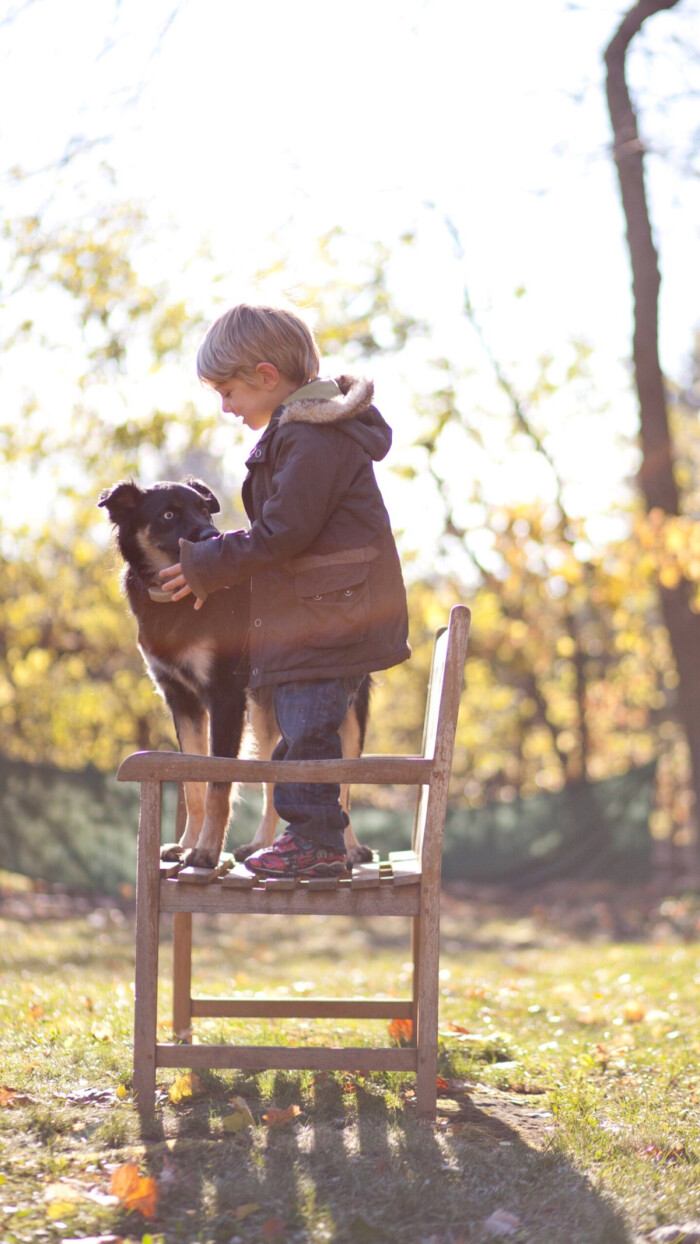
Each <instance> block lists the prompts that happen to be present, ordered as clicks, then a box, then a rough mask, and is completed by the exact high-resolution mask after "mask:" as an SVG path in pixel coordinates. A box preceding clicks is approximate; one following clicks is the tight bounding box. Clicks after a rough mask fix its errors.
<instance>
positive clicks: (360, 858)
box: [340, 704, 372, 868]
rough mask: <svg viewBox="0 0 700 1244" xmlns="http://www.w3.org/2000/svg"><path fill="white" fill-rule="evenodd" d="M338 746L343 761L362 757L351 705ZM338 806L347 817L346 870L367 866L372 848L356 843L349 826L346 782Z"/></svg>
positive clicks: (357, 727) (348, 786)
mask: <svg viewBox="0 0 700 1244" xmlns="http://www.w3.org/2000/svg"><path fill="white" fill-rule="evenodd" d="M340 745H341V747H342V749H343V759H344V760H357V758H358V756H361V755H362V737H361V730H360V725H359V722H358V719H357V713H356V712H355V711H354V706H353V705H352V704H351V705H350V709H349V711H348V715H347V717H346V718H345V721H344V722H343V724H342V725H341V727H340ZM340 806H341V808H342V809H343V812H345V813H346V815H347V817H348V823H347V825H346V826H345V829H344V831H343V839H344V842H345V855H346V858H347V865H348V868H352V867H353V865H356V864H367V863H369V861H370V860H371V859H372V848H371V847H365V846H363V845H362V844H361V843H360V842H358V841H357V836H356V834H355V831H354V829H353V827H352V825H351V824H350V785H349V783H348V782H343V783H342V784H341V787H340Z"/></svg>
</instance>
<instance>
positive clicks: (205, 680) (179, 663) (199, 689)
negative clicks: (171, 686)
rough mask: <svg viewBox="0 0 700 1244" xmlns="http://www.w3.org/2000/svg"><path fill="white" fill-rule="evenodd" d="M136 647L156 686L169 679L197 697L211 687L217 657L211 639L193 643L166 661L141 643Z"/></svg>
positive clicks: (171, 655)
mask: <svg viewBox="0 0 700 1244" xmlns="http://www.w3.org/2000/svg"><path fill="white" fill-rule="evenodd" d="M139 647H140V649H141V655H142V656H143V659H144V661H145V662H146V665H147V666H148V669H149V671H150V673H151V675H152V677H153V680H154V682H155V684H156V686H160V684H161V683H162V682H164V681H165V680H166V679H168V680H170V681H171V682H179V683H181V684H183V685H184V686H185V687H186V688H187V689H188V690H189V691H193V692H194V694H195V695H197V696H202V695H203V694H204V693H205V692H206V691H207V690H208V688H209V687H210V686H211V680H212V672H213V669H214V661H215V657H216V645H215V642H214V640H213V639H200V640H195V641H193V642H191V643H190V644H189V645H187V646H186V647H183V648H181V649H180V650H179V651H176V652H171V653H170V654H169V655H168V656H167V657H165V656H163V655H159V654H158V652H155V651H153V650H152V649H150V648H149V647H148V645H147V644H146V643H144V642H143V641H142V642H141V643H140V644H139Z"/></svg>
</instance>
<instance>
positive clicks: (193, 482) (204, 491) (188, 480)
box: [182, 475, 221, 514]
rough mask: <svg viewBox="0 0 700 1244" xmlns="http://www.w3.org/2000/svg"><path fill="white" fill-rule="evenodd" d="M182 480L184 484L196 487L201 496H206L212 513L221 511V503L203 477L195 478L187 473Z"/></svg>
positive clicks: (205, 498)
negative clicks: (203, 480)
mask: <svg viewBox="0 0 700 1244" xmlns="http://www.w3.org/2000/svg"><path fill="white" fill-rule="evenodd" d="M182 482H183V484H187V485H188V487H189V488H194V490H195V492H198V493H199V494H200V496H202V497H204V500H205V501H206V503H207V509H208V511H209V513H210V514H218V513H219V511H220V509H221V506H220V505H219V502H218V501H217V499H216V497H215V496H214V494H213V492H212V490H211V488H209V487H208V486H207V484H204V483H203V482H202V480H201V479H195V477H194V475H186V476H185V478H184V480H183V481H182Z"/></svg>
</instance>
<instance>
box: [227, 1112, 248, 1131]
mask: <svg viewBox="0 0 700 1244" xmlns="http://www.w3.org/2000/svg"><path fill="white" fill-rule="evenodd" d="M221 1125H222V1127H223V1129H224V1131H225V1132H233V1133H236V1132H244V1131H245V1129H246V1128H247V1126H248V1124H247V1123H246V1121H245V1115H244V1114H243V1113H242V1111H240V1110H235V1111H234V1112H233V1114H226V1115H224V1117H223V1119H222V1120H221Z"/></svg>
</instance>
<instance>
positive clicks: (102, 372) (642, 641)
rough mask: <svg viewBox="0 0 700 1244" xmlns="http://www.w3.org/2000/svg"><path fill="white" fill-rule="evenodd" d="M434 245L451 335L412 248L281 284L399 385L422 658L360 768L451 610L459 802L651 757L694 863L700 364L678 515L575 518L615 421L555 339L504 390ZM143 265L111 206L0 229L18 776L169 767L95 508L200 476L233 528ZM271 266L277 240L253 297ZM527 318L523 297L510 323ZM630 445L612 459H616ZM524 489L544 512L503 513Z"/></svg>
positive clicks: (680, 463)
mask: <svg viewBox="0 0 700 1244" xmlns="http://www.w3.org/2000/svg"><path fill="white" fill-rule="evenodd" d="M648 7H649V6H647V8H648ZM651 7H652V8H653V6H651ZM657 7H658V6H657ZM665 7H669V6H668V5H667V6H665ZM637 154H638V155H639V159H640V160H641V158H642V154H643V153H637ZM22 176H23V174H22V173H21V172H20V171H19V170H17V172H16V177H17V179H18V180H21V178H22ZM107 179H108V174H107ZM76 222H77V223H76ZM430 227H431V228H432V229H433V231H437V232H438V233H440V234H441V236H442V239H443V243H442V244H443V245H444V246H445V247H446V248H447V249H448V250H450V256H451V263H452V264H453V266H454V269H455V270H456V271H463V272H464V273H465V279H464V282H463V292H462V297H461V308H460V310H459V313H458V318H459V320H460V325H459V326H458V328H457V329H456V330H455V331H453V332H451V333H448V334H445V333H444V332H443V330H442V326H440V325H436V324H435V323H433V322H431V320H430V318H429V317H428V316H421V314H419V312H418V311H417V310H416V301H417V300H416V299H415V298H411V297H410V296H408V293H407V284H410V278H409V279H408V282H407V279H406V277H405V275H404V276H403V277H402V276H401V273H402V271H403V267H402V265H408V269H409V271H410V263H411V256H412V254H415V252H416V251H419V250H420V248H421V237H420V236H419V234H418V233H417V232H416V230H413V229H412V230H407V231H405V232H403V233H398V234H397V235H396V236H395V237H394V238H387V237H383V238H382V239H381V240H379V241H376V240H372V239H370V238H358V237H357V236H354V235H351V234H349V233H346V232H344V231H343V230H342V229H341V228H340V227H335V228H332V229H331V230H329V231H328V232H327V233H325V234H324V235H323V236H322V237H321V238H320V239H319V241H318V243H317V245H316V247H315V251H314V254H313V256H312V257H310V258H309V263H308V265H307V269H308V276H307V280H306V283H305V284H304V285H303V286H302V285H300V284H299V283H298V281H297V282H291V283H292V284H293V300H294V301H295V302H296V303H297V304H298V305H299V306H300V309H301V310H302V313H304V312H305V313H307V314H308V316H309V318H310V320H311V321H312V322H313V324H314V327H315V329H316V332H317V335H318V338H319V342H320V345H321V349H322V353H323V355H324V357H325V359H326V360H327V365H328V369H329V370H332V369H333V368H334V367H335V366H336V364H337V366H338V367H339V368H340V367H342V368H354V369H356V370H361V369H366V370H367V371H369V372H370V373H374V372H375V370H376V371H378V372H379V373H380V374H382V375H383V377H384V378H385V381H386V377H387V376H390V375H391V374H392V370H393V369H398V368H399V366H400V365H402V364H405V370H406V371H407V372H409V373H410V375H411V376H412V381H411V386H410V389H404V390H401V391H398V396H399V404H398V405H397V407H396V409H391V408H386V409H385V414H386V416H387V418H388V420H389V422H390V423H391V424H392V425H394V426H396V425H397V423H399V422H402V423H403V422H405V424H406V425H407V426H409V427H410V428H411V429H412V434H411V435H410V436H408V437H405V436H404V437H403V438H402V446H401V448H400V449H399V450H397V451H396V452H395V453H394V455H393V456H392V465H391V468H390V470H391V471H392V472H393V476H392V477H391V481H392V482H391V497H390V498H389V507H390V510H391V512H392V516H393V517H394V519H395V522H396V524H397V526H399V527H403V528H404V530H403V532H402V534H401V539H402V554H403V559H404V565H405V567H406V576H407V580H408V584H409V596H410V614H411V625H412V636H411V638H412V644H413V647H414V657H413V660H412V661H411V662H409V663H407V664H406V665H404V666H402V667H399V668H398V669H397V670H395V671H389V672H388V673H387V674H386V675H385V676H382V677H381V678H380V679H378V686H377V690H376V693H375V713H374V716H373V721H372V736H371V738H370V740H369V747H370V749H371V750H372V749H376V750H381V749H384V748H387V749H397V750H402V749H411V748H415V747H416V746H417V745H418V744H419V741H420V740H419V730H420V723H421V721H422V711H423V699H424V694H425V683H426V679H427V671H428V663H429V657H430V645H431V641H432V635H433V632H434V630H435V628H436V626H438V625H440V624H441V623H442V622H443V621H444V618H445V615H446V612H447V610H448V609H449V606H450V605H451V604H452V603H453V602H454V601H456V600H464V601H466V602H467V603H469V604H470V606H471V607H472V609H473V613H474V625H473V634H472V646H471V655H470V661H469V668H468V694H467V695H466V696H465V698H464V706H463V712H462V717H461V720H460V726H459V738H458V747H457V754H456V763H455V771H454V779H453V781H454V796H455V799H456V800H458V801H461V802H462V803H463V804H464V805H468V806H478V805H480V804H482V803H484V802H486V801H488V800H494V799H495V800H502V801H511V800H513V799H514V798H516V797H517V796H519V795H526V796H527V795H530V794H533V793H535V792H537V791H542V790H544V791H547V790H556V789H560V788H561V787H562V786H566V785H568V784H572V783H575V782H577V781H579V780H580V779H582V778H587V779H590V780H597V779H602V778H605V777H607V776H612V775H614V774H618V773H622V772H624V771H625V770H627V769H629V768H630V767H633V766H635V765H640V764H644V763H646V762H647V761H649V760H650V759H652V758H654V757H659V758H660V770H659V773H660V779H659V783H660V787H659V788H660V799H659V805H658V808H657V810H656V812H655V814H654V822H653V828H654V832H655V833H657V834H658V835H659V836H664V835H665V836H667V837H671V836H675V840H676V841H677V842H679V843H684V842H685V843H687V842H689V841H690V840H691V838H692V836H693V834H694V825H693V819H692V809H693V795H692V790H691V780H690V779H691V766H690V763H689V750H688V747H687V738H686V734H687V715H684V714H683V713H682V712H681V711H680V709H681V702H682V697H683V693H684V689H685V690H687V688H688V686H689V685H690V684H689V679H688V674H687V671H686V672H685V673H684V672H683V671H681V669H680V667H679V664H678V660H677V652H676V651H675V650H674V646H673V645H672V643H671V642H670V641H669V630H668V617H667V608H666V606H665V605H664V602H665V601H667V599H668V597H669V595H673V594H674V593H675V594H677V595H682V597H683V609H684V610H685V616H686V618H687V620H688V621H689V623H690V625H691V627H694V626H695V620H696V618H697V617H698V616H699V615H700V529H699V528H698V524H697V522H696V515H697V512H698V496H699V490H700V480H699V479H698V461H699V456H698V454H699V450H700V445H699V443H698V438H699V436H700V433H699V432H698V423H697V408H698V401H699V400H700V399H699V397H698V374H699V372H698V359H697V356H696V359H695V371H694V373H693V374H692V375H690V376H685V377H680V376H679V377H676V378H675V379H673V378H669V377H666V378H665V382H664V386H665V387H664V401H665V404H666V409H667V416H668V427H669V429H670V433H669V435H670V438H671V442H672V445H673V460H674V461H673V471H672V474H673V480H674V482H675V486H676V489H677V495H678V504H675V505H662V504H658V503H655V502H654V501H653V498H651V499H650V497H649V496H647V498H646V504H645V502H644V499H643V496H642V495H641V494H640V493H639V492H638V491H637V489H636V488H635V487H634V486H633V484H634V481H633V480H632V479H630V480H629V481H628V484H629V486H628V487H626V489H625V490H624V499H623V500H622V502H620V499H619V496H618V497H616V498H615V499H614V501H612V502H611V505H610V507H609V508H608V510H607V512H606V513H601V511H600V507H599V506H596V505H591V506H590V507H588V506H587V505H586V503H585V497H584V498H583V499H582V497H581V495H580V494H581V487H580V486H578V494H576V490H575V489H574V487H573V485H572V477H571V471H570V466H569V463H570V456H569V457H567V454H566V453H564V452H563V449H562V447H563V445H564V443H565V441H567V439H568V442H569V444H572V443H573V444H575V443H576V441H577V439H578V441H579V443H584V442H585V453H586V459H587V461H588V462H589V464H590V465H589V468H588V470H589V474H590V485H591V489H593V488H594V485H595V482H596V481H595V474H596V470H597V460H596V453H595V445H596V440H597V438H599V437H601V441H602V436H601V432H602V429H603V427H604V425H605V422H606V420H608V419H609V418H610V415H611V408H610V404H609V403H610V400H611V399H610V398H609V395H608V394H607V393H606V392H605V391H604V389H601V384H600V380H599V379H597V374H596V367H595V362H596V360H595V357H594V356H592V354H591V350H590V347H589V346H588V345H587V344H586V343H585V342H581V341H572V342H570V344H569V346H568V347H567V349H566V350H565V351H562V350H561V349H559V350H558V351H557V353H556V355H552V354H547V353H546V348H547V343H546V342H543V343H542V356H541V358H540V359H539V360H538V361H537V365H536V366H535V367H528V368H523V369H520V370H519V369H518V368H517V366H513V365H512V364H510V363H508V364H507V365H506V363H505V362H504V361H503V360H502V359H501V358H499V356H498V353H497V351H496V350H495V349H494V348H492V346H491V344H490V339H489V329H488V323H482V322H481V320H480V317H479V315H478V314H477V313H476V312H475V310H474V307H473V304H472V300H471V297H470V292H469V284H468V262H467V260H466V259H465V255H464V248H463V245H462V241H461V239H460V237H459V235H458V232H457V230H456V229H455V228H454V226H453V225H452V224H451V223H450V222H447V223H441V222H440V220H439V218H438V214H437V213H436V212H435V211H433V212H432V216H431V225H430ZM160 244H161V239H159V238H158V237H155V236H153V234H152V231H151V226H150V223H149V215H148V211H147V209H146V208H145V207H141V206H140V205H139V204H137V203H132V202H120V201H119V198H118V196H115V195H114V194H113V193H112V192H109V193H107V192H105V194H104V203H103V204H102V203H100V201H99V195H96V194H95V192H94V190H93V192H92V193H91V195H90V196H87V197H86V200H85V202H84V203H83V205H82V208H81V210H80V211H79V212H77V213H75V214H72V215H70V217H69V218H68V217H67V216H66V218H62V217H61V213H60V211H59V210H58V209H57V208H56V205H55V204H54V205H45V206H44V207H37V210H36V211H35V212H33V213H32V214H23V215H22V214H20V215H18V216H16V217H12V216H10V217H8V218H7V219H6V221H5V224H4V228H3V236H2V240H1V242H0V246H1V247H2V254H3V258H4V260H5V263H4V265H3V267H4V270H5V273H6V275H5V277H4V278H3V286H2V294H3V302H4V304H5V311H4V312H3V316H2V319H1V320H0V351H1V352H2V360H3V364H4V368H3V370H4V372H5V375H6V376H7V377H9V380H8V384H9V387H10V393H11V400H10V401H9V402H7V403H6V405H5V408H4V410H3V412H2V420H1V423H0V454H1V455H2V460H3V464H4V479H5V481H6V489H5V493H6V495H5V508H4V516H5V517H4V527H3V530H2V532H1V533H0V563H1V570H2V574H1V575H0V633H1V634H2V639H3V643H2V646H1V648H0V752H2V753H4V754H5V755H6V756H8V757H11V758H15V759H21V760H26V761H30V762H34V763H38V762H47V761H48V762H51V763H54V764H57V765H59V766H63V767H66V768H72V769H77V768H81V767H83V766H85V765H88V764H92V765H96V766H97V767H99V768H101V769H104V770H110V769H112V768H114V767H115V766H116V764H117V763H118V761H119V760H120V759H121V757H122V756H123V755H124V754H125V753H126V752H128V751H129V750H132V749H133V748H135V747H157V746H163V745H169V744H173V743H174V736H173V734H172V731H171V727H170V724H169V720H168V716H167V714H166V712H165V711H164V709H163V706H162V704H161V702H160V701H159V700H158V698H157V697H156V695H155V692H154V690H153V688H152V686H151V684H150V682H149V680H148V678H147V677H146V675H145V673H144V670H143V666H142V662H141V659H140V656H139V654H138V652H137V650H136V647H135V628H134V626H133V623H132V621H131V619H130V618H129V617H128V615H127V612H126V608H125V603H124V600H123V598H122V596H121V594H120V590H119V565H118V559H117V556H116V553H115V552H114V551H113V549H112V546H111V542H110V533H109V529H108V525H107V523H106V521H105V516H104V513H103V512H102V511H99V510H98V509H97V507H96V502H97V498H98V495H99V492H100V490H101V489H102V488H103V487H105V486H108V485H109V484H111V483H113V482H115V481H116V480H117V479H120V478H123V477H130V476H133V477H134V478H137V479H139V480H143V481H146V482H149V481H153V480H155V479H158V478H179V477H180V476H182V475H183V474H184V473H186V472H193V473H195V474H197V475H200V476H202V477H203V478H205V479H206V480H207V482H208V483H209V484H210V485H211V486H212V487H213V489H214V491H215V492H216V493H217V495H218V496H219V498H220V500H221V502H222V506H223V514H222V522H223V524H224V525H226V526H237V525H240V523H241V522H242V521H243V516H242V513H241V510H240V504H239V502H238V500H237V498H238V496H239V492H240V483H241V479H242V474H243V465H242V464H243V459H244V456H245V453H244V448H243V441H242V440H241V439H240V437H239V435H238V433H237V432H236V431H235V430H232V429H231V428H228V427H224V426H222V424H221V422H220V419H219V417H218V411H217V408H216V404H215V402H214V400H213V399H212V401H211V402H210V403H208V402H207V401H204V402H203V401H202V400H201V394H200V393H199V392H198V391H197V389H196V382H195V380H194V378H193V376H192V372H193V360H194V354H195V350H196V344H197V341H198V339H199V337H200V336H201V333H202V331H203V328H204V322H205V317H204V313H203V310H202V308H201V307H200V306H199V305H197V304H196V302H195V300H194V299H193V298H192V297H191V296H188V297H185V298H183V297H182V295H181V291H180V282H179V274H178V278H177V279H176V278H175V277H174V276H173V275H172V274H169V275H168V277H167V278H166V277H165V276H164V270H165V267H166V266H167V265H164V263H163V262H162V260H161V259H160V258H159V247H160ZM192 263H193V264H197V263H199V264H201V265H202V270H203V272H205V277H204V279H203V281H202V285H204V284H205V283H208V285H209V287H210V288H215V287H216V286H217V282H218V283H219V284H220V285H222V286H223V277H224V275H225V274H222V272H220V271H218V270H217V267H216V262H215V261H214V260H213V259H212V257H211V256H209V255H207V254H206V253H204V252H203V253H202V254H200V255H195V256H193V259H192ZM297 267H298V265H297ZM287 268H290V270H291V257H290V252H289V249H285V243H284V241H281V242H280V243H279V244H278V246H277V252H276V259H274V260H273V262H272V264H271V265H269V266H268V267H267V268H266V269H265V270H263V271H261V272H260V273H259V286H260V289H261V291H264V290H265V288H266V281H268V279H269V278H270V276H271V274H272V275H275V276H277V277H279V275H280V273H281V274H282V276H283V275H284V273H285V270H286V269H287ZM274 269H276V272H274V271H273V270H274ZM189 284H190V285H191V284H192V283H191V282H190V283H189ZM601 296H604V293H602V294H601ZM524 297H525V293H524V291H523V290H520V289H516V290H515V293H514V300H515V302H520V301H521V300H522V299H523V298H524ZM261 300H262V294H261ZM418 301H419V300H418ZM465 342H468V343H469V344H468V347H467V346H465ZM477 354H478V355H479V360H480V363H479V367H477V366H476V365H475V361H474V360H475V356H476V355H477ZM696 355H697V352H696ZM467 360H468V361H467ZM387 388H388V386H387V384H386V382H385V383H384V385H383V387H382V388H381V389H380V393H379V397H378V403H379V405H380V406H381V407H382V408H384V407H385V403H384V401H383V400H382V394H383V393H384V392H386V391H387ZM59 391H60V393H61V394H62V395H64V396H65V394H67V393H68V394H70V399H69V404H70V417H69V418H63V417H62V418H60V419H59V418H56V417H55V416H54V409H53V396H54V394H55V393H57V392H59ZM394 400H396V397H395V398H394ZM205 411H206V412H207V413H203V412H205ZM631 440H632V438H630V443H629V445H628V447H627V450H626V449H625V447H624V446H623V447H622V451H621V458H620V460H621V461H623V460H624V461H626V462H629V463H633V461H634V449H633V447H632V444H631ZM632 474H633V471H632V469H630V476H632ZM530 477H532V478H535V477H536V478H537V480H538V481H541V487H538V488H536V489H532V488H521V487H520V484H521V482H522V481H524V480H526V479H529V478H530ZM386 478H387V481H388V480H389V477H386ZM584 492H585V483H584ZM533 495H534V499H533ZM30 496H31V504H30ZM662 606H663V607H662ZM694 660H695V661H696V662H697V656H695V657H694ZM692 694H693V696H694V692H693V693H692Z"/></svg>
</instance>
